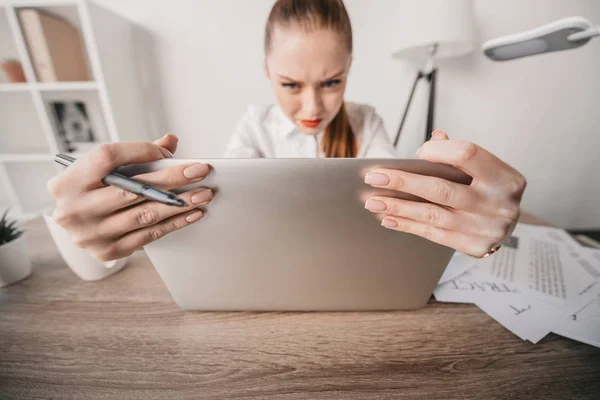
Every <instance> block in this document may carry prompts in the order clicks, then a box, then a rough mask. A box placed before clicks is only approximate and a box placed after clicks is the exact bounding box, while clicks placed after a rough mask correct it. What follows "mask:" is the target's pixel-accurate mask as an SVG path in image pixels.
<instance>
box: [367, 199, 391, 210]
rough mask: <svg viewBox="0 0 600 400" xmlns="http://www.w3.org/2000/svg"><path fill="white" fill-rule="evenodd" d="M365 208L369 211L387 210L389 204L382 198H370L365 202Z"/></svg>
mask: <svg viewBox="0 0 600 400" xmlns="http://www.w3.org/2000/svg"><path fill="white" fill-rule="evenodd" d="M365 208H366V209H367V210H369V211H385V210H387V204H385V203H384V202H383V201H380V200H375V199H369V200H367V202H366V204H365Z"/></svg>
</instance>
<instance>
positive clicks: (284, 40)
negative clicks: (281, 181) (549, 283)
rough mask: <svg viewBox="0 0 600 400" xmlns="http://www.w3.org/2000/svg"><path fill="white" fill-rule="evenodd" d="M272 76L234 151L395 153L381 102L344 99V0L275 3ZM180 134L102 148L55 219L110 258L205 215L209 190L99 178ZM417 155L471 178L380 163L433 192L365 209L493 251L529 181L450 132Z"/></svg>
mask: <svg viewBox="0 0 600 400" xmlns="http://www.w3.org/2000/svg"><path fill="white" fill-rule="evenodd" d="M264 47H265V59H264V60H265V61H264V67H265V72H266V76H267V78H268V79H269V81H270V84H271V87H272V88H273V91H274V93H275V95H276V97H277V102H278V104H277V105H272V106H268V107H254V106H250V107H249V108H248V110H247V111H246V113H245V114H244V115H243V116H242V118H241V120H240V122H239V123H238V125H237V127H236V130H235V132H234V134H233V137H232V138H231V140H230V143H229V145H228V147H227V150H226V153H225V157H229V158H231V157H235V158H255V157H268V158H273V157H305V158H314V157H347V158H349V157H364V158H383V157H393V154H394V151H393V147H392V146H391V144H390V142H389V139H388V136H387V134H386V132H385V129H384V126H383V121H382V119H381V117H379V115H377V113H376V112H375V110H374V109H373V108H372V107H369V106H366V105H361V104H353V103H346V102H345V101H344V92H345V89H346V84H347V78H348V73H349V71H350V67H351V65H352V28H351V25H350V19H349V17H348V14H347V12H346V9H345V7H344V4H343V2H342V1H341V0H278V1H277V2H276V3H275V5H274V6H273V8H272V10H271V13H270V15H269V18H268V22H267V26H266V31H265V46H264ZM177 140H178V139H177V138H176V137H175V136H173V135H167V136H165V137H163V138H161V139H160V140H158V141H156V142H154V143H146V142H124V143H112V144H108V145H103V146H100V147H99V148H98V149H96V150H94V151H92V152H90V153H89V154H88V155H86V156H84V157H82V158H81V159H79V160H78V161H77V162H76V163H75V164H73V165H72V166H71V167H69V168H68V169H67V170H65V171H64V172H62V173H61V174H60V175H58V176H57V177H55V178H53V179H52V180H51V181H50V182H49V184H48V189H49V191H50V193H51V194H52V195H53V197H54V198H55V199H56V202H57V208H56V211H55V213H54V219H55V220H56V221H57V222H58V223H59V224H60V225H62V226H63V227H64V228H65V229H66V230H67V231H68V232H69V233H70V234H71V236H72V237H73V239H74V241H75V242H76V243H77V244H78V245H79V246H81V247H83V248H87V249H88V250H89V251H90V252H91V253H92V254H93V255H94V256H95V257H96V258H98V259H100V260H113V259H117V258H121V257H124V256H127V255H129V254H131V253H132V252H133V251H134V250H135V249H137V248H139V247H141V246H143V245H145V244H147V243H149V242H151V241H153V240H156V239H158V238H160V237H162V236H164V235H166V234H168V233H170V232H172V231H174V230H177V229H180V228H183V227H185V226H187V225H189V224H191V223H195V222H197V221H199V220H200V219H201V217H202V211H200V210H198V209H197V207H198V206H199V205H205V204H207V203H208V202H210V200H211V199H212V192H211V191H210V190H209V189H195V190H192V191H190V192H187V193H184V194H182V195H181V197H182V198H183V199H184V200H185V201H186V204H187V206H186V207H183V208H176V207H169V206H166V205H163V204H159V203H155V202H142V200H143V199H141V198H139V197H137V196H135V195H132V194H130V193H128V192H124V191H123V190H121V189H118V188H115V187H110V186H105V185H104V184H102V182H101V179H102V178H103V177H104V176H105V175H107V174H108V173H110V172H111V171H113V170H115V169H116V168H118V167H120V166H122V165H126V164H131V163H137V162H148V161H154V160H157V159H161V158H165V157H172V153H174V152H175V150H176V147H177ZM416 157H418V158H421V159H424V160H428V161H431V162H435V163H444V164H450V165H453V166H455V167H457V168H459V169H461V170H463V171H464V172H466V173H467V174H469V175H470V176H471V177H472V178H473V180H472V183H471V185H469V186H465V185H460V184H455V183H453V182H449V181H446V180H443V179H440V178H435V177H428V176H422V175H417V174H412V173H408V172H405V171H400V170H390V169H377V170H374V171H371V172H370V173H368V174H367V176H366V178H365V182H366V183H367V184H369V185H372V186H375V187H378V188H386V189H392V190H399V191H402V192H405V193H410V194H414V195H416V196H419V197H422V198H425V199H427V200H429V201H430V202H429V203H417V202H412V201H408V200H399V199H393V198H387V197H373V198H370V199H368V200H367V201H366V203H365V208H367V209H368V210H369V211H371V212H373V213H377V214H380V217H381V219H382V229H392V230H397V231H402V232H408V233H411V234H415V235H419V236H422V237H424V238H426V239H428V240H431V241H434V242H437V243H440V244H443V245H445V246H448V247H452V248H454V249H456V250H458V251H460V252H463V253H466V254H470V255H472V256H476V257H482V256H485V255H487V254H490V253H493V252H494V251H495V250H496V249H497V248H498V247H499V246H501V244H502V243H503V242H504V241H505V240H506V238H507V237H508V236H509V235H510V233H511V232H512V230H513V229H514V226H515V225H516V222H517V220H518V218H519V214H520V202H521V197H522V195H523V192H524V190H525V186H526V180H525V178H524V177H523V176H522V175H521V174H520V173H519V172H518V171H516V170H515V169H514V168H512V167H511V166H509V165H507V164H506V163H504V162H503V161H501V160H500V159H498V158H497V157H495V156H494V155H493V154H491V153H490V152H488V151H486V150H485V149H483V148H481V147H479V146H477V145H476V144H474V143H470V142H465V141H455V140H450V139H449V138H448V136H447V135H446V133H445V132H444V131H441V130H437V131H435V132H433V135H432V139H431V140H430V141H428V142H427V143H425V144H424V145H423V146H422V147H421V148H420V149H419V151H418V152H417V155H416ZM208 173H209V168H208V166H207V165H203V164H190V165H185V166H178V167H173V168H170V169H167V170H163V171H160V172H154V173H149V174H146V175H143V176H140V177H138V178H139V179H140V180H143V181H145V182H147V183H149V184H152V185H154V186H156V187H159V188H162V189H172V188H175V187H180V186H185V185H187V184H190V183H195V182H198V181H200V180H202V179H203V178H204V177H205V176H206V175H207V174H208Z"/></svg>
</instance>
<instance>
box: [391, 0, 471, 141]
mask: <svg viewBox="0 0 600 400" xmlns="http://www.w3.org/2000/svg"><path fill="white" fill-rule="evenodd" d="M398 12H399V15H398V20H397V24H395V25H394V26H393V27H392V28H391V29H392V31H391V32H389V37H390V38H392V39H393V43H394V47H393V49H392V57H394V58H395V59H400V60H405V61H409V62H412V63H415V64H416V65H418V66H419V67H420V68H422V69H420V70H419V71H418V73H417V75H416V77H415V80H414V83H413V86H412V90H411V92H410V96H409V98H408V102H407V104H406V108H405V110H404V114H403V116H402V120H401V122H400V126H399V128H398V132H397V133H396V138H395V140H394V147H397V145H398V141H399V139H400V134H401V132H402V127H403V126H404V123H405V121H406V117H407V115H408V111H409V109H410V105H411V103H412V101H413V96H414V93H415V89H416V87H417V84H418V83H419V81H421V80H422V79H425V80H426V81H428V82H429V98H428V111H427V127H426V130H425V134H424V139H425V141H427V140H429V139H430V137H431V132H432V130H433V125H434V118H435V92H436V85H437V63H438V61H439V60H442V59H448V58H454V57H461V56H464V55H467V54H469V53H471V52H472V51H473V50H474V46H475V44H474V41H475V21H474V16H473V0H410V1H403V2H402V3H401V6H400V7H399V8H398Z"/></svg>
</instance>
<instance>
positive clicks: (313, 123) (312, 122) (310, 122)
mask: <svg viewBox="0 0 600 400" xmlns="http://www.w3.org/2000/svg"><path fill="white" fill-rule="evenodd" d="M321 121H323V120H322V119H303V120H300V123H301V124H302V125H304V126H305V127H307V128H316V127H317V126H319V124H320V123H321Z"/></svg>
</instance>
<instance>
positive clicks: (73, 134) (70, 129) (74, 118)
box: [49, 101, 96, 153]
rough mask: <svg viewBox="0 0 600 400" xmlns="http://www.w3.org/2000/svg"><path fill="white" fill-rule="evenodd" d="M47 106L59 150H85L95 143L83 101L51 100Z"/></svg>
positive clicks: (69, 151) (68, 151)
mask: <svg viewBox="0 0 600 400" xmlns="http://www.w3.org/2000/svg"><path fill="white" fill-rule="evenodd" d="M49 106H50V109H51V111H52V114H53V119H54V124H55V133H56V135H57V137H58V141H59V144H60V146H61V151H63V152H67V153H72V152H76V151H86V150H87V149H89V148H90V147H92V146H93V145H94V144H95V143H96V138H95V134H94V130H93V128H92V124H91V122H90V118H89V114H88V109H87V107H86V104H85V103H84V102H83V101H51V102H50V103H49Z"/></svg>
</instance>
